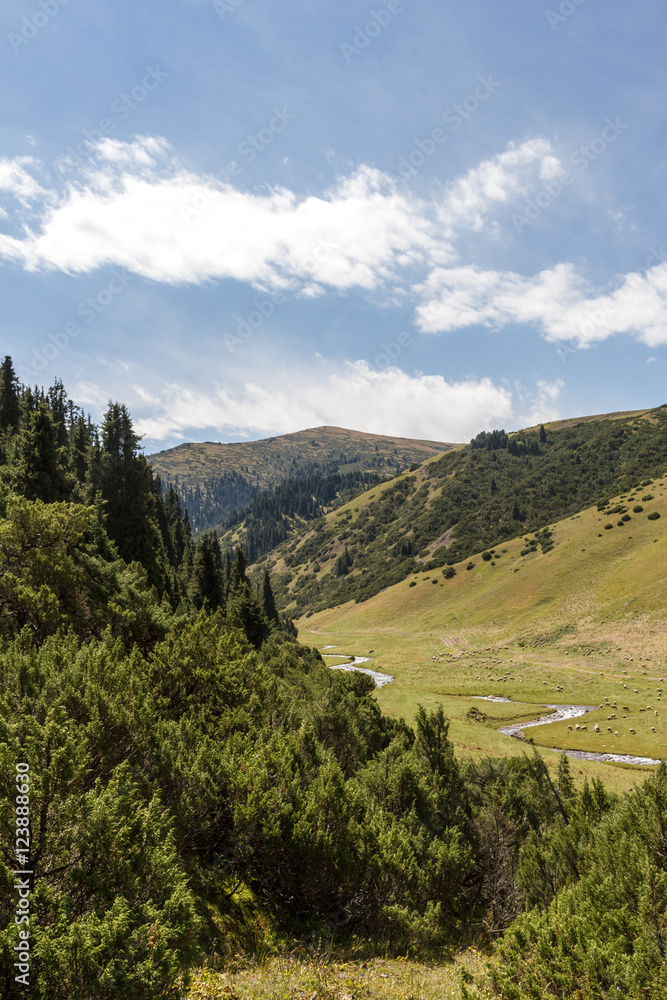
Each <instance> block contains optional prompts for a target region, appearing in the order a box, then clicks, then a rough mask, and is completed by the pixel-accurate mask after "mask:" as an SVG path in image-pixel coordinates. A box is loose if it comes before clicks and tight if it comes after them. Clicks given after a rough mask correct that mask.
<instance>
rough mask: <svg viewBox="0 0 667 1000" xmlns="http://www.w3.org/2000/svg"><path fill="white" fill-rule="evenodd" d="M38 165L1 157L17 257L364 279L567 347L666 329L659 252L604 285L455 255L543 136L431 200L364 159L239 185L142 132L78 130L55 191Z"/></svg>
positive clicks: (666, 293)
mask: <svg viewBox="0 0 667 1000" xmlns="http://www.w3.org/2000/svg"><path fill="white" fill-rule="evenodd" d="M38 169H39V164H38V163H37V161H36V160H34V159H33V158H31V157H19V158H16V159H14V160H8V159H2V160H0V220H3V226H5V227H6V230H7V231H5V232H4V233H0V258H2V257H4V258H5V259H9V260H12V261H15V262H17V263H19V264H22V265H23V267H25V268H26V269H28V270H41V269H50V270H60V271H63V272H66V273H69V274H84V273H90V272H91V271H93V270H95V269H96V268H100V267H103V266H111V265H120V266H121V267H124V268H126V269H127V270H128V271H130V272H133V273H135V274H139V275H141V276H143V277H144V278H148V279H151V280H153V281H156V282H164V283H172V284H176V283H192V284H197V283H202V282H207V281H214V280H219V279H224V278H231V279H235V280H237V281H239V282H245V283H247V284H250V285H252V286H253V287H254V288H257V289H262V290H275V289H280V290H285V291H290V292H292V293H293V294H296V295H301V296H306V297H314V296H321V295H323V294H325V293H326V292H327V291H329V292H331V291H333V292H345V291H348V290H351V289H361V290H364V291H366V292H369V293H370V292H373V293H376V294H377V293H381V294H382V296H384V301H385V302H386V303H388V304H390V303H391V304H397V303H400V302H405V301H406V300H410V299H412V300H413V301H414V302H415V308H416V324H417V327H418V329H420V330H421V331H422V332H424V333H442V332H447V331H451V330H457V329H463V328H465V327H468V326H471V325H475V324H481V325H486V326H489V327H493V328H495V329H500V328H502V327H503V326H506V325H508V324H510V323H521V324H527V325H532V326H533V327H536V328H537V329H538V330H540V331H541V332H542V333H543V334H544V335H545V336H546V337H547V339H549V340H553V341H559V340H571V341H575V342H577V343H578V344H579V345H580V346H588V345H590V344H592V343H594V342H595V341H600V340H604V339H605V338H607V337H610V336H612V335H614V334H618V333H625V334H630V335H632V336H635V337H637V338H639V339H641V340H643V341H644V342H645V343H646V344H648V345H651V346H657V345H658V344H662V343H665V342H667V264H665V263H664V262H663V261H662V260H661V261H659V262H658V263H656V265H655V266H653V267H652V268H648V266H647V270H645V271H644V272H643V273H641V274H628V275H622V276H619V277H618V278H617V279H616V281H615V283H614V285H613V286H612V287H611V288H610V289H603V290H602V291H600V290H597V289H595V288H593V287H591V286H590V285H589V284H588V283H587V282H586V280H585V279H584V278H583V277H582V276H581V274H580V273H578V271H577V270H576V268H575V267H574V265H573V264H570V263H567V262H564V263H561V264H558V265H556V266H555V267H553V268H550V269H547V270H544V271H542V272H540V273H539V274H537V275H528V276H526V275H521V274H518V273H515V272H513V271H510V270H504V271H499V270H498V271H497V270H484V269H482V268H480V267H478V266H476V265H474V264H467V263H465V262H462V261H461V259H460V253H459V250H458V247H457V241H458V240H460V239H461V237H463V236H465V235H466V234H470V233H479V232H480V231H481V230H483V229H485V228H486V229H489V230H491V231H494V228H495V227H497V221H496V219H495V214H497V211H498V210H499V209H500V208H503V209H504V210H505V211H506V210H507V206H508V205H509V204H510V203H511V201H512V200H513V199H516V198H518V197H523V196H525V195H526V194H527V193H528V192H529V190H530V188H531V186H532V185H534V184H536V183H537V182H538V181H540V180H542V181H544V180H552V179H553V178H555V177H557V176H559V174H561V173H562V172H563V167H562V165H561V163H560V161H559V160H558V158H557V157H556V156H555V155H554V152H553V150H552V147H551V145H550V143H549V142H548V141H547V140H546V139H543V138H534V139H528V140H526V141H524V142H522V143H511V144H510V145H509V146H508V147H507V149H505V150H504V151H503V152H501V153H499V154H498V155H497V156H495V157H491V158H489V159H487V160H484V161H483V162H482V163H480V164H478V165H477V166H475V167H473V168H472V169H470V170H469V171H468V172H467V173H466V174H465V175H463V176H462V177H459V178H457V179H455V180H454V181H452V183H451V184H449V186H448V187H447V188H446V189H445V190H444V192H443V193H442V195H441V196H440V197H439V198H438V199H435V200H433V201H425V200H424V199H420V198H418V197H417V196H416V195H414V194H412V193H410V192H409V191H407V192H406V191H405V189H404V188H403V187H401V188H400V190H399V188H398V187H397V186H396V183H395V182H394V180H393V179H392V178H390V177H389V176H388V175H386V174H384V173H382V172H381V171H379V170H377V169H375V168H373V167H370V166H365V165H362V166H360V167H358V168H357V169H356V170H354V171H353V172H352V173H350V174H349V175H347V176H341V177H340V178H339V179H338V181H337V182H336V183H335V184H334V185H332V186H331V187H330V188H329V189H327V190H325V191H323V192H322V193H319V194H297V193H296V192H294V191H291V190H288V189H287V188H283V187H278V188H275V189H270V190H268V191H266V192H264V193H261V194H258V193H256V192H248V191H245V190H243V189H242V188H241V187H240V186H239V185H238V184H236V185H235V184H233V183H231V181H230V180H229V179H228V178H227V179H225V180H219V179H216V178H215V177H213V176H209V175H205V174H199V173H196V172H194V171H192V170H190V169H188V168H187V167H185V166H184V165H183V164H182V163H181V162H180V161H179V159H178V157H177V156H176V155H175V153H174V151H173V150H172V149H171V148H170V146H169V144H168V143H167V142H166V140H164V139H162V138H160V137H155V136H138V137H136V138H135V140H134V141H133V142H121V141H119V140H115V139H109V138H107V139H104V140H102V141H101V142H99V143H98V144H97V145H95V146H92V145H91V149H90V156H89V158H88V160H87V161H86V163H85V164H83V165H80V166H79V168H78V170H76V171H75V172H74V175H73V177H72V178H71V179H70V180H69V181H65V182H64V186H63V187H62V188H61V189H58V190H55V189H53V188H51V189H46V188H44V187H42V186H41V185H40V183H39V182H38V180H37V179H36V178H37V176H38ZM3 194H4V195H5V199H4V200H5V202H6V204H4V205H3V204H2V203H1V202H2V200H3V199H2V195H3ZM5 220H8V221H5Z"/></svg>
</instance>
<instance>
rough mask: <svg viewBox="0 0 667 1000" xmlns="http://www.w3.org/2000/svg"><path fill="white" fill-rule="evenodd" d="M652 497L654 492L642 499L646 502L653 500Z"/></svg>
mask: <svg viewBox="0 0 667 1000" xmlns="http://www.w3.org/2000/svg"><path fill="white" fill-rule="evenodd" d="M652 499H653V494H652V493H647V494H646V496H645V497H642V500H643V501H644V503H648V501H649V500H652Z"/></svg>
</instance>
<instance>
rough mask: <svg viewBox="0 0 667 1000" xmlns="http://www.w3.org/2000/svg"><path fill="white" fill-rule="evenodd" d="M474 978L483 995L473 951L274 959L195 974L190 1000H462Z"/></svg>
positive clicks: (481, 959)
mask: <svg viewBox="0 0 667 1000" xmlns="http://www.w3.org/2000/svg"><path fill="white" fill-rule="evenodd" d="M470 977H474V979H475V983H476V987H475V988H476V989H477V990H478V991H479V995H480V997H490V996H491V994H490V993H489V992H488V991H487V988H486V986H485V982H486V980H485V974H484V957H483V956H482V955H481V954H480V953H479V952H476V951H473V950H469V951H466V952H464V953H463V954H462V955H460V956H458V957H457V958H456V959H455V961H453V962H447V963H443V964H437V963H424V962H415V961H411V960H409V959H400V958H399V959H386V960H385V959H381V958H369V959H367V960H361V959H358V960H356V961H329V960H326V959H325V958H322V957H321V956H315V957H314V958H309V959H294V958H291V957H290V958H273V959H269V960H267V961H265V962H263V963H259V964H257V963H254V962H249V963H248V964H246V965H242V966H241V967H240V968H238V969H237V970H235V971H228V972H215V971H212V970H209V969H207V968H202V969H199V970H197V971H196V972H195V974H194V977H193V982H192V985H191V987H190V989H189V991H188V993H187V994H186V997H187V1000H222V998H225V1000H287V998H293V1000H386V998H388V997H391V998H392V1000H460V998H461V997H462V992H461V985H460V984H461V980H462V979H464V980H466V981H469V980H470Z"/></svg>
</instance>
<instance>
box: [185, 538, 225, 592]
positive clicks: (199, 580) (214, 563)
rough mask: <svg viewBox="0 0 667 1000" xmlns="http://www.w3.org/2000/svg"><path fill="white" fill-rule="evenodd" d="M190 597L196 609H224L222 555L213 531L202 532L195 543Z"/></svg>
mask: <svg viewBox="0 0 667 1000" xmlns="http://www.w3.org/2000/svg"><path fill="white" fill-rule="evenodd" d="M191 596H192V603H193V604H194V606H195V607H196V608H197V609H201V608H206V610H208V611H215V610H216V609H217V608H222V607H224V604H225V585H224V576H223V572H222V553H221V552H220V542H219V541H218V536H217V534H216V533H215V531H206V532H204V534H203V535H201V537H200V538H199V540H198V542H197V547H196V549H195V553H194V560H193V566H192V586H191Z"/></svg>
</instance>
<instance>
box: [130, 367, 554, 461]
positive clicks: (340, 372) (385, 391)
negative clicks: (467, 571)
mask: <svg viewBox="0 0 667 1000" xmlns="http://www.w3.org/2000/svg"><path fill="white" fill-rule="evenodd" d="M281 385H285V386H286V388H285V389H281V388H279V386H281ZM277 386H278V388H277ZM560 387H561V385H560V383H556V384H554V385H547V383H539V384H538V385H537V386H536V388H535V390H534V391H533V392H532V393H527V392H526V391H525V390H519V391H513V390H511V389H510V388H508V387H507V386H505V385H498V384H496V383H495V382H493V380H491V379H489V378H466V379H461V380H458V381H448V380H447V379H445V378H444V377H443V376H442V375H424V374H421V373H415V374H409V373H407V372H405V371H403V370H401V369H400V368H398V367H391V368H386V369H384V370H382V371H378V370H375V369H373V368H372V367H370V366H369V365H368V364H367V362H365V361H354V362H348V363H347V364H345V365H344V366H342V367H329V366H325V368H324V369H322V368H319V369H318V370H316V371H312V370H311V371H308V370H302V371H297V372H291V373H290V377H289V382H287V380H285V381H282V380H281V379H280V378H276V373H275V372H272V373H270V374H267V375H266V376H261V377H256V378H254V379H253V380H252V381H246V382H245V383H243V384H239V385H238V386H235V387H234V388H229V387H227V386H225V387H219V388H218V389H217V390H216V391H213V392H202V391H195V390H193V389H191V388H188V387H187V386H182V385H177V384H171V385H168V386H166V387H165V388H164V390H163V391H162V393H161V394H160V398H159V402H158V393H156V391H155V390H152V391H150V392H149V391H148V390H146V389H145V388H142V387H140V386H135V387H134V390H135V392H136V399H137V402H136V404H133V412H135V411H136V412H137V413H138V414H139V417H138V419H137V421H136V423H137V428H138V430H139V432H140V433H141V434H144V435H145V436H146V437H147V439H148V440H150V441H154V442H161V441H166V440H171V439H179V438H185V437H190V436H193V435H197V436H201V432H202V431H205V430H206V431H207V432H209V433H213V434H217V435H219V436H221V437H229V436H236V435H238V433H239V431H240V430H241V429H242V430H243V432H244V433H245V434H250V435H253V436H254V435H259V436H261V435H264V434H265V435H273V434H286V433H289V432H291V431H296V430H302V429H303V428H304V427H319V426H322V425H336V426H341V425H342V426H347V427H354V428H355V429H357V430H362V431H367V432H369V433H376V434H388V435H397V436H400V437H412V438H423V439H428V440H435V441H467V440H469V439H470V438H471V437H473V436H474V435H475V434H476V433H477V432H478V431H480V430H482V429H488V428H490V427H498V426H501V425H502V426H506V427H510V426H519V425H520V424H521V423H523V424H524V425H525V418H526V417H529V418H530V420H529V422H531V423H535V422H538V421H544V420H551V419H554V418H555V417H556V416H558V413H557V407H556V405H555V404H556V400H557V397H558V393H559V391H560ZM142 403H143V405H142ZM147 403H148V405H146V404H147ZM142 414H143V415H142Z"/></svg>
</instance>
